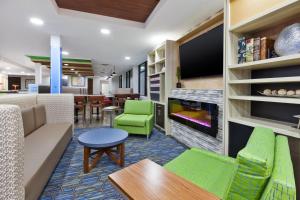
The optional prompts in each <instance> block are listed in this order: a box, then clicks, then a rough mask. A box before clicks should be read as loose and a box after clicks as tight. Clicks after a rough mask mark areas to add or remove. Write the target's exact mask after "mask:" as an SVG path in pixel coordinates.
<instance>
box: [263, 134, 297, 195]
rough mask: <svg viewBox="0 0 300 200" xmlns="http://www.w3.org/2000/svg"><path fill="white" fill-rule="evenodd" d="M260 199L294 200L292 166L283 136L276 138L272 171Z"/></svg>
mask: <svg viewBox="0 0 300 200" xmlns="http://www.w3.org/2000/svg"><path fill="white" fill-rule="evenodd" d="M261 199H262V200H267V199H291V200H296V185H295V177H294V170H293V164H292V160H291V155H290V149H289V144H288V139H287V137H285V136H280V135H279V136H277V137H276V148H275V161H274V169H273V172H272V176H271V179H270V180H269V183H268V185H267V187H266V189H265V190H264V193H263V196H262V198H261Z"/></svg>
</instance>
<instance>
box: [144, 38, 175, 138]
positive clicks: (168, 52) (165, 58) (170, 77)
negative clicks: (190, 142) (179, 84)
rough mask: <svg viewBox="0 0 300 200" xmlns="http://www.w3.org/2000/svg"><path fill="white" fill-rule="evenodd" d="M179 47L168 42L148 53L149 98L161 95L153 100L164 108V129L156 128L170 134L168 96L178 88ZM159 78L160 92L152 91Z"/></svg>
mask: <svg viewBox="0 0 300 200" xmlns="http://www.w3.org/2000/svg"><path fill="white" fill-rule="evenodd" d="M177 54H178V45H177V43H176V42H175V41H170V40H167V41H165V42H164V43H163V44H161V45H158V46H157V48H155V49H154V50H153V51H151V52H149V53H148V58H147V60H148V97H149V98H150V99H151V93H152V96H153V93H156V94H159V100H158V99H152V101H153V102H154V103H155V104H160V105H163V106H164V127H161V126H159V125H157V124H156V123H155V124H156V126H157V127H159V128H160V129H162V130H163V131H165V132H166V134H169V133H170V131H169V130H170V127H169V122H168V120H169V119H168V113H167V112H168V111H167V102H168V96H169V94H170V92H171V90H172V89H173V88H175V86H176V79H175V78H176V76H175V75H176V66H177V65H178V61H177V59H178V56H177ZM153 77H159V91H155V92H153V91H151V79H152V78H153Z"/></svg>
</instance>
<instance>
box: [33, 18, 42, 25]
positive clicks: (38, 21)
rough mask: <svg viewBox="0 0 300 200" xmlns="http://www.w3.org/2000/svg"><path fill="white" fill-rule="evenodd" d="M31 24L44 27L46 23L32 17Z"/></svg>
mask: <svg viewBox="0 0 300 200" xmlns="http://www.w3.org/2000/svg"><path fill="white" fill-rule="evenodd" d="M30 22H31V23H32V24H34V25H36V26H43V25H44V21H43V20H41V19H40V18H36V17H31V18H30Z"/></svg>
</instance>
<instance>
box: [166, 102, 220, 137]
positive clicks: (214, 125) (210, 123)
mask: <svg viewBox="0 0 300 200" xmlns="http://www.w3.org/2000/svg"><path fill="white" fill-rule="evenodd" d="M168 115H169V118H170V119H173V120H175V121H177V122H180V123H182V124H184V125H186V126H189V127H192V128H194V129H196V130H199V131H201V132H204V133H206V134H209V135H211V136H213V137H216V135H217V133H218V105H217V104H212V103H205V102H199V101H191V100H183V99H177V98H169V100H168Z"/></svg>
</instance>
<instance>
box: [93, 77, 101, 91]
mask: <svg viewBox="0 0 300 200" xmlns="http://www.w3.org/2000/svg"><path fill="white" fill-rule="evenodd" d="M101 92H102V87H101V78H100V77H96V76H95V77H93V94H100V93H101Z"/></svg>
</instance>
